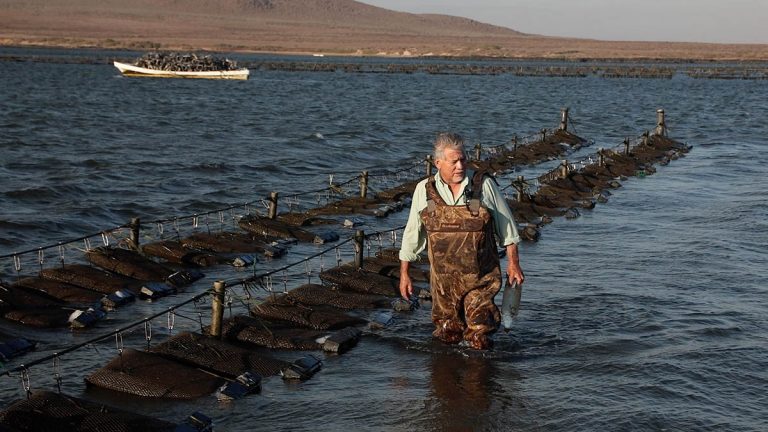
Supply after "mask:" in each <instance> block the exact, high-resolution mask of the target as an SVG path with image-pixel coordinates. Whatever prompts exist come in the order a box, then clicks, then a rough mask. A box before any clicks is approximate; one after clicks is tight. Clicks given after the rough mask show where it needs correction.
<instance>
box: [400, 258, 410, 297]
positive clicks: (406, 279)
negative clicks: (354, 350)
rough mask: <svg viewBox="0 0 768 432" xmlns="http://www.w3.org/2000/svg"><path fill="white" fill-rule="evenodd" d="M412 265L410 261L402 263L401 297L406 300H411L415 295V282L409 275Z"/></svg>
mask: <svg viewBox="0 0 768 432" xmlns="http://www.w3.org/2000/svg"><path fill="white" fill-rule="evenodd" d="M410 264H411V263H410V262H408V261H400V295H401V296H402V297H403V298H404V299H406V300H410V299H411V296H412V295H413V282H412V281H411V276H410V275H409V274H408V268H409V267H410Z"/></svg>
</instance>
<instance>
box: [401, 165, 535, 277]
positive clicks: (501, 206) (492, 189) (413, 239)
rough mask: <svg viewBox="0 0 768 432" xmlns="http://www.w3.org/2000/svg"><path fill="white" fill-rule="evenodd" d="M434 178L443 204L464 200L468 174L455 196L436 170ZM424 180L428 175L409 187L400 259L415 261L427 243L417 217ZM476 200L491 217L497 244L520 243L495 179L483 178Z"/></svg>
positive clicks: (422, 201)
mask: <svg viewBox="0 0 768 432" xmlns="http://www.w3.org/2000/svg"><path fill="white" fill-rule="evenodd" d="M434 178H435V188H436V189H437V193H438V194H440V197H441V198H443V200H444V201H445V203H446V204H448V205H465V204H466V198H465V196H464V189H466V187H467V185H469V181H470V179H469V177H468V176H465V177H464V180H462V181H461V193H459V196H458V198H455V199H454V197H453V192H451V188H450V186H448V183H446V182H444V181H443V179H442V178H441V177H440V173H439V172H438V173H436V174H435V176H434ZM428 180H429V179H424V180H422V181H420V182H419V183H418V184H417V185H416V189H415V190H414V191H413V201H412V202H411V210H410V213H409V214H408V223H407V224H406V226H405V231H403V240H402V244H401V246H400V260H401V261H410V262H413V261H417V260H418V259H419V253H421V252H422V251H423V250H424V249H425V248H426V247H427V233H426V229H424V224H423V223H422V221H421V216H420V213H421V211H422V210H424V209H425V208H427V181H428ZM480 202H481V203H482V205H483V207H485V208H486V209H488V211H489V212H490V213H491V216H492V217H493V227H494V232H495V233H496V240H497V241H498V244H500V245H502V246H508V245H511V244H517V243H520V235H519V234H518V232H517V225H516V224H515V219H514V217H513V216H512V211H511V210H510V209H509V205H507V202H506V200H505V199H504V196H503V195H502V194H501V192H500V191H499V188H498V187H497V186H496V182H495V181H493V180H491V179H490V178H487V177H486V178H484V179H483V191H482V196H481V198H480Z"/></svg>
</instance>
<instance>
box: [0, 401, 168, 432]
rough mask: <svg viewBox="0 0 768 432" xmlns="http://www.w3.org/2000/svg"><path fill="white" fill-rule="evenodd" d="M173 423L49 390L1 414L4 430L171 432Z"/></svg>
mask: <svg viewBox="0 0 768 432" xmlns="http://www.w3.org/2000/svg"><path fill="white" fill-rule="evenodd" d="M175 429H176V425H175V424H173V423H169V422H166V421H163V420H159V419H154V418H151V417H147V416H143V415H141V414H136V413H132V412H128V411H122V410H118V409H116V408H113V407H110V406H107V405H103V404H98V403H94V402H89V401H86V400H84V399H79V398H75V397H72V396H66V395H62V394H60V393H53V392H48V391H36V392H33V393H32V394H31V395H30V397H29V399H25V400H20V401H17V402H15V403H14V404H12V405H11V406H9V407H8V408H7V409H6V410H5V411H3V412H2V413H0V430H3V431H6V430H7V431H61V432H66V431H94V432H97V431H98V432H127V431H146V432H166V431H168V432H170V431H173V430H175Z"/></svg>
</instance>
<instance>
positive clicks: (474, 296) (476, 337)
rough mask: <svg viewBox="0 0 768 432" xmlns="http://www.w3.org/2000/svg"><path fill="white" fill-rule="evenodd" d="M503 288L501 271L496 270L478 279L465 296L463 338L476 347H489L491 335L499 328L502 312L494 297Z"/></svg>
mask: <svg viewBox="0 0 768 432" xmlns="http://www.w3.org/2000/svg"><path fill="white" fill-rule="evenodd" d="M500 289H501V272H500V271H498V270H496V271H493V272H491V273H488V274H486V275H485V276H483V277H482V278H481V279H480V280H477V282H476V285H475V287H474V288H472V289H470V290H469V292H467V293H466V295H465V296H464V301H463V306H464V319H465V321H466V329H465V330H464V335H463V339H464V340H465V341H467V342H468V343H469V346H470V347H472V348H474V349H489V348H491V346H492V341H491V339H490V338H489V336H490V335H492V334H493V333H495V332H496V330H498V329H499V323H500V321H501V314H500V313H499V308H498V307H496V305H495V304H494V303H493V298H494V297H495V296H496V294H497V293H498V292H499V290H500Z"/></svg>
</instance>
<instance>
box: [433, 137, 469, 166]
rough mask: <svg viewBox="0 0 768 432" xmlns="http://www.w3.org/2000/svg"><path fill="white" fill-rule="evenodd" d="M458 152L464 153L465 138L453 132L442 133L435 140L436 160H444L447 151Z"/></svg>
mask: <svg viewBox="0 0 768 432" xmlns="http://www.w3.org/2000/svg"><path fill="white" fill-rule="evenodd" d="M446 149H451V150H458V151H460V152H462V153H464V138H463V137H462V136H461V135H459V134H457V133H453V132H441V133H439V134H437V138H435V160H437V159H443V156H445V150H446Z"/></svg>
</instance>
